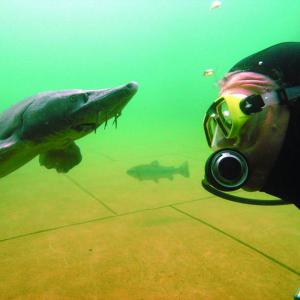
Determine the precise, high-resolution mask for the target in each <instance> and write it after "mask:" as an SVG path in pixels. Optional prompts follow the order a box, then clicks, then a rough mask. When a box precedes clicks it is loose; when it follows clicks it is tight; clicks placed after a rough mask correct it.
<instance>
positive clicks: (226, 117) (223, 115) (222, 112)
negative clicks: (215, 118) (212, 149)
mask: <svg viewBox="0 0 300 300" xmlns="http://www.w3.org/2000/svg"><path fill="white" fill-rule="evenodd" d="M217 111H218V114H219V116H220V121H221V122H222V124H223V128H225V131H226V137H227V136H228V134H229V132H230V131H231V128H232V118H231V115H230V111H229V108H228V105H227V103H226V102H225V101H222V102H221V103H220V104H219V106H218V107H217Z"/></svg>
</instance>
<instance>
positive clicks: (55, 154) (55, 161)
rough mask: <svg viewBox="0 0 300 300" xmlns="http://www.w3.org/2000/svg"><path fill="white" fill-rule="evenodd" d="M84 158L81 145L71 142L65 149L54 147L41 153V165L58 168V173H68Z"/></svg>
mask: <svg viewBox="0 0 300 300" xmlns="http://www.w3.org/2000/svg"><path fill="white" fill-rule="evenodd" d="M81 160H82V157H81V153H80V149H79V147H78V146H77V145H76V144H75V143H71V144H70V145H69V146H68V147H67V148H64V149H53V150H49V151H47V152H44V153H41V154H40V158H39V161H40V165H41V166H45V167H46V168H47V169H56V171H57V172H58V173H67V172H68V171H69V170H71V169H72V168H73V167H75V166H76V165H78V164H79V163H80V162H81Z"/></svg>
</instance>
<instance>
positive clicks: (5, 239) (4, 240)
mask: <svg viewBox="0 0 300 300" xmlns="http://www.w3.org/2000/svg"><path fill="white" fill-rule="evenodd" d="M201 200H203V199H194V200H188V201H185V202H177V203H174V204H173V205H180V204H185V203H190V202H195V201H201ZM170 207H171V205H170V204H167V205H164V206H159V207H153V208H144V209H140V210H135V211H131V212H126V213H121V214H114V215H112V216H107V217H100V218H96V219H90V220H86V221H82V222H77V223H71V224H65V225H61V226H56V227H52V228H46V229H42V230H37V231H33V232H28V233H24V234H20V235H15V236H11V237H8V238H4V239H0V243H3V242H7V241H11V240H16V239H19V238H23V237H27V236H31V235H35V234H39V233H44V232H49V231H55V230H59V229H63V228H67V227H72V226H79V225H84V224H88V223H93V222H101V221H104V220H107V219H112V218H118V217H125V216H129V215H134V214H138V213H142V212H146V211H152V210H153V211H154V210H159V209H163V208H170Z"/></svg>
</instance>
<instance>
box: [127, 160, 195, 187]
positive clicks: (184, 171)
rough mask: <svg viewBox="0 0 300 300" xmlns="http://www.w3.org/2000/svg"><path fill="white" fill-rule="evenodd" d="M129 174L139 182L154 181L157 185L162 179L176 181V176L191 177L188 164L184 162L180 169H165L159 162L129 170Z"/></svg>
mask: <svg viewBox="0 0 300 300" xmlns="http://www.w3.org/2000/svg"><path fill="white" fill-rule="evenodd" d="M127 174H128V175H129V176H131V177H134V178H136V179H139V180H141V181H142V180H153V181H155V182H156V183H158V182H159V179H161V178H168V179H170V180H173V179H174V175H175V174H180V175H182V176H184V177H190V173H189V166H188V162H184V163H183V164H182V165H181V166H179V167H172V166H170V167H165V166H162V165H160V164H159V162H158V161H157V160H155V161H153V162H152V163H150V164H147V165H139V166H135V167H132V168H130V169H129V170H127Z"/></svg>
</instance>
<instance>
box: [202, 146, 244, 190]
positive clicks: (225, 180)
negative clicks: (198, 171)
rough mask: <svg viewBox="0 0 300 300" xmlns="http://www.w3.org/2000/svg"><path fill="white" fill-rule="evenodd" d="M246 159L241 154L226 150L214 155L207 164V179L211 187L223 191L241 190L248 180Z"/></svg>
mask: <svg viewBox="0 0 300 300" xmlns="http://www.w3.org/2000/svg"><path fill="white" fill-rule="evenodd" d="M248 175H249V168H248V163H247V160H246V158H245V157H244V156H243V155H242V154H241V153H239V152H237V151H234V150H230V149H226V150H224V149H223V150H220V151H218V152H215V153H213V154H212V155H211V156H210V157H209V158H208V160H207V162H206V164H205V178H206V180H207V181H208V183H209V184H210V185H212V186H213V187H215V188H216V189H218V190H221V191H234V190H237V189H239V188H241V187H242V186H243V185H244V184H245V182H246V181H247V179H248Z"/></svg>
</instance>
